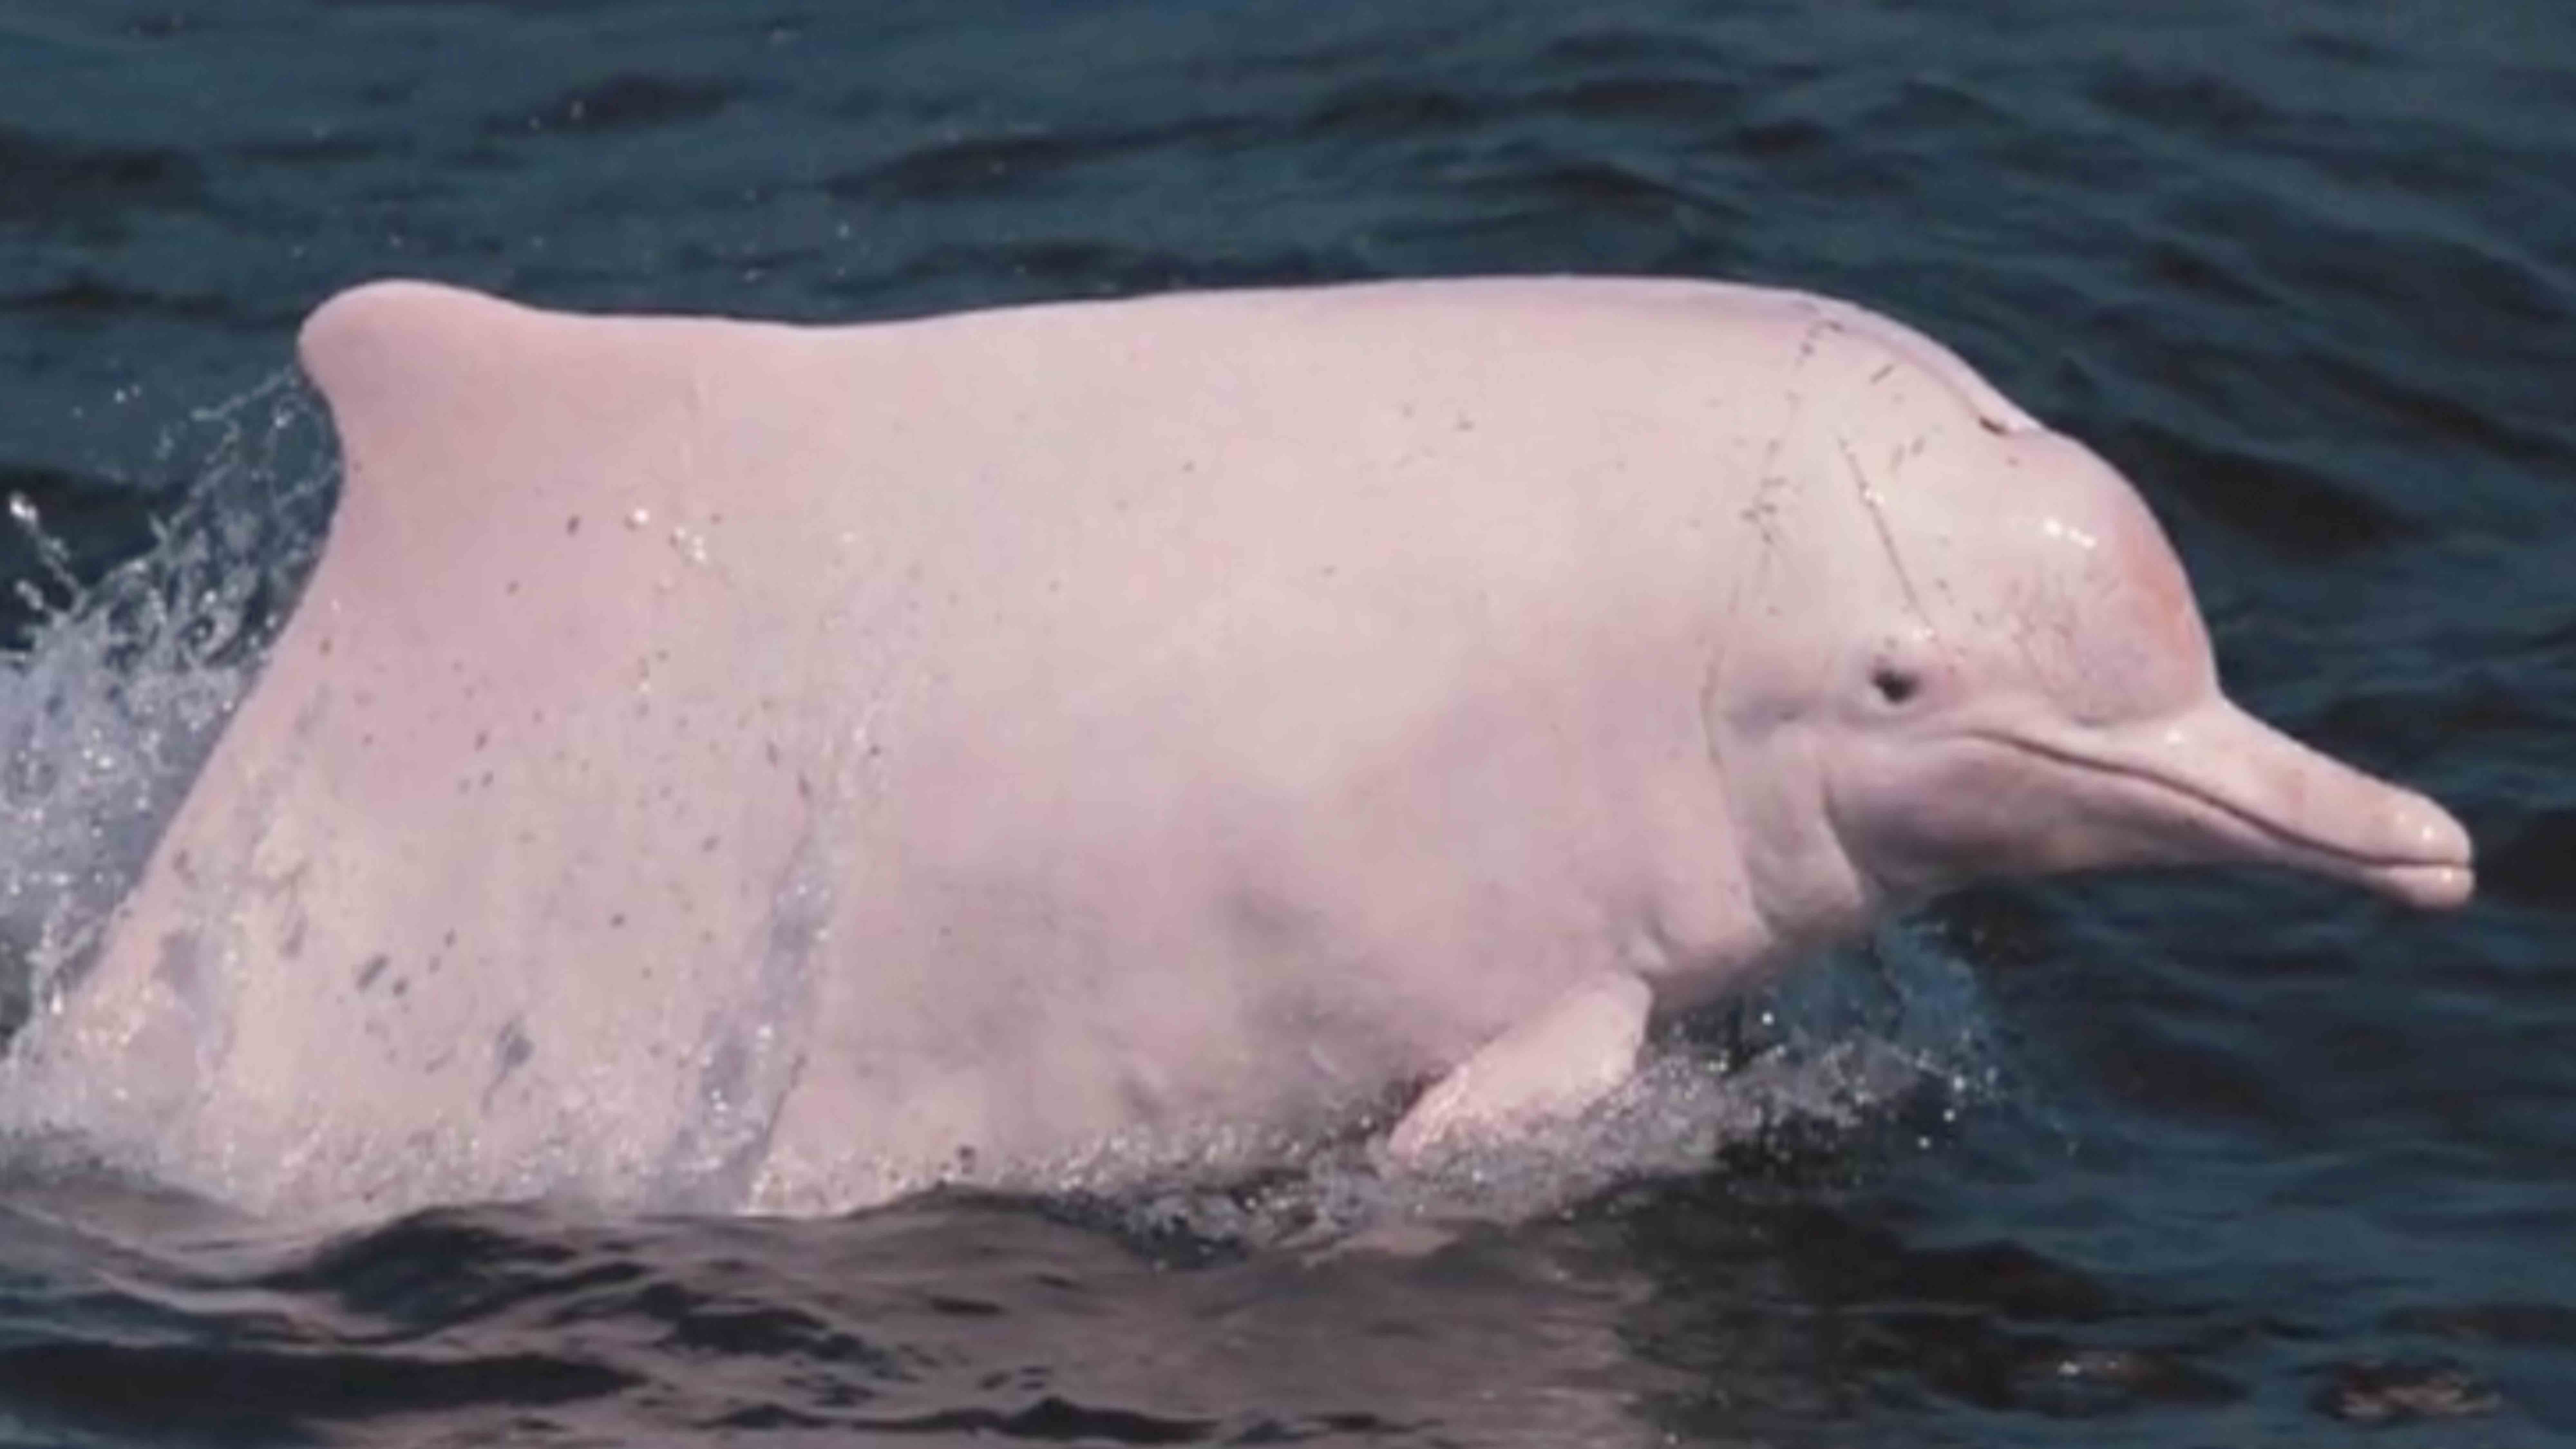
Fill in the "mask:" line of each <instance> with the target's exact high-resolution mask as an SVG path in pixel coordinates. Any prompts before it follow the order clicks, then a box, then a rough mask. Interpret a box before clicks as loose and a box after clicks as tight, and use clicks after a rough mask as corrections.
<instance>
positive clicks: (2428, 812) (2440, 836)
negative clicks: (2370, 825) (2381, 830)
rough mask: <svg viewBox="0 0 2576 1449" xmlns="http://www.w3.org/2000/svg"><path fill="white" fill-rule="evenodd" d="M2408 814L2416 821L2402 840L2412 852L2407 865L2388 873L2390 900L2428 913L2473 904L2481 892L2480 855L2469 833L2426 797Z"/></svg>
mask: <svg viewBox="0 0 2576 1449" xmlns="http://www.w3.org/2000/svg"><path fill="white" fill-rule="evenodd" d="M2410 793H2411V792H2410ZM2407 808H2408V812H2409V813H2410V814H2412V815H2413V816H2414V819H2412V820H2411V821H2408V822H2406V824H2405V825H2404V827H2403V828H2402V829H2401V831H2400V834H2401V835H2402V836H2403V838H2404V839H2405V840H2406V842H2407V845H2408V847H2409V849H2408V850H2407V851H2406V856H2407V858H2406V859H2405V860H2403V861H2402V862H2399V863H2397V864H2394V865H2391V866H2388V867H2385V868H2384V870H2383V873H2382V879H2383V881H2384V882H2385V885H2386V888H2387V892H2388V894H2389V895H2391V896H2393V897H2395V898H2396V899H2398V900H2400V901H2403V902H2405V903H2406V904H2407V905H2410V906H2415V907H2419V908H2421V909H2424V910H2435V911H2447V910H2452V909H2455V908H2457V907H2459V906H2463V905H2466V904H2468V901H2469V897H2470V896H2472V895H2474V894H2476V892H2477V881H2478V877H2477V866H2476V859H2477V849H2476V846H2475V845H2474V844H2473V843H2472V841H2471V840H2470V838H2469V832H2468V829H2467V827H2465V826H2463V825H2461V824H2460V822H2459V821H2458V819H2457V818H2455V817H2454V816H2453V815H2452V814H2451V812H2450V811H2448V810H2445V809H2443V808H2442V807H2441V806H2440V805H2437V804H2435V803H2434V802H2433V801H2431V800H2429V799H2426V798H2425V797H2423V796H2421V795H2413V796H2412V798H2411V799H2410V800H2409V801H2408V804H2407Z"/></svg>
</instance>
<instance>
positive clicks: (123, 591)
mask: <svg viewBox="0 0 2576 1449" xmlns="http://www.w3.org/2000/svg"><path fill="white" fill-rule="evenodd" d="M153 462H154V468H155V470H156V471H158V472H159V473H161V474H162V475H163V476H165V477H170V478H174V479H176V480H178V481H177V482H176V483H175V485H173V486H172V487H171V488H169V489H166V490H163V491H162V492H161V493H160V494H159V495H158V496H159V497H166V498H170V499H172V500H174V501H173V502H171V503H170V504H169V505H168V506H167V507H166V509H165V510H164V511H163V512H162V513H161V515H160V517H159V518H158V519H157V520H156V521H155V523H154V525H153V542H152V544H151V546H150V547H148V548H147V549H145V550H144V551H143V552H142V553H141V554H139V555H137V556H136V557H134V558H131V559H129V560H127V561H125V562H124V563H122V564H120V565H118V566H116V567H114V568H112V569H110V570H108V571H107V572H106V573H105V574H104V575H103V576H101V577H99V578H97V579H96V580H95V581H88V582H85V581H83V580H81V579H80V578H79V577H78V576H77V575H76V573H75V571H74V569H73V568H72V565H71V562H70V560H71V555H72V549H71V546H70V544H69V542H67V541H66V540H65V539H64V538H62V537H59V536H57V535H56V534H54V533H52V532H50V531H49V529H48V524H47V521H46V519H45V518H44V516H43V514H42V511H41V510H40V508H39V506H38V505H37V504H36V503H34V502H33V501H31V500H29V499H27V498H26V497H24V496H21V495H15V494H13V495H11V496H10V497H9V498H8V499H7V500H6V511H7V514H8V518H7V521H6V523H5V525H0V526H5V527H9V528H14V529H17V530H18V531H19V532H20V533H21V535H22V536H23V537H24V538H25V540H26V542H27V544H28V545H29V547H30V549H31V551H32V555H33V557H34V559H35V575H34V576H32V577H21V578H17V579H13V580H10V581H9V586H10V588H11V589H12V591H13V592H14V594H15V595H16V597H17V599H18V601H19V603H20V604H21V605H22V606H23V607H25V608H26V609H27V610H29V611H30V612H31V613H32V614H33V615H34V616H35V618H36V620H37V622H36V624H35V626H34V627H33V629H32V630H31V631H30V632H29V635H28V642H27V645H26V648H25V649H24V650H23V652H18V653H14V654H9V655H0V750H5V753H0V831H5V834H0V1042H5V1041H6V1040H7V1039H8V1038H9V1037H11V1036H13V1035H14V1034H15V1033H16V1031H17V1029H18V1028H19V1027H20V1026H21V1025H23V1024H24V1023H25V1021H26V1020H27V1019H28V1017H29V1016H30V1015H31V1014H33V1013H34V1012H36V1011H38V1010H41V1009H44V1007H45V1006H46V1004H47V1003H48V1002H50V1001H53V1000H56V999H58V998H59V995H60V993H61V992H62V991H63V990H64V989H66V987H67V986H68V985H69V984H70V983H71V981H72V980H73V979H74V978H75V977H76V976H77V975H78V973H79V971H80V970H81V969H82V967H83V966H84V964H85V963H86V961H87V959H88V957H89V954H90V952H91V951H92V950H93V948H94V947H95V946H96V944H97V942H98V938H99V934H100V931H101V928H102V927H103V926H104V924H105V923H106V920H107V917H108V915H109V913H110V912H111V911H112V910H113V909H114V907H115V904H116V902H117V900H118V899H119V898H120V897H121V896H122V895H123V893H124V891H125V889H126V887H127V886H128V885H129V884H131V882H132V881H133V879H134V877H135V876H136V875H137V874H138V873H139V871H140V870H141V868H142V865H143V862H144V859H145V858H146V857H147V856H148V855H149V853H150V850H151V846H152V842H153V840H154V838H155V837H156V836H157V835H158V834H159V831H160V828H161V826H162V825H163V824H164V823H165V822H166V820H167V818H168V816H169V814H170V812H171V810H172V809H174V808H175V807H176V805H177V803H178V800H179V798H180V796H181V795H182V793H183V792H184V789H185V786H186V784H187V781H188V779H189V778H190V777H191V776H192V775H193V774H194V772H195V770H196V767H197V766H198V765H199V764H200V763H201V762H202V761H203V760H204V758H205V755H206V753H207V751H208V750H209V749H210V748H211V747H212V745H213V742H214V738H215V735H216V732H217V731H218V730H219V729H220V727H221V726H222V724H223V722H224V720H225V719H226V718H227V717H228V716H229V715H230V714H231V711H232V708H233V706H234V705H235V704H237V703H238V702H239V701H240V699H241V697H242V694H243V692H244V690H245V688H246V687H247V685H248V684H249V682H250V680H251V678H252V677H253V675H254V673H255V672H256V669H257V666H258V661H259V659H260V657H261V655H262V653H263V651H264V648H265V646H266V644H267V643H268V641H269V639H270V638H271V637H272V636H273V634H274V632H275V630H276V627H277V625H278V624H279V623H280V622H281V621H282V620H283V618H284V616H285V614H286V611H287V608H288V606H289V605H291V604H292V602H293V600H294V597H295V595H296V593H297V591H298V590H300V589H301V587H302V585H303V582H304V579H305V577H306V576H307V575H308V574H309V572H310V571H311V566H312V562H313V559H314V556H315V554H316V553H317V551H318V549H319V545H320V542H321V537H322V531H323V526H324V524H325V522H326V521H327V519H328V516H329V509H330V504H331V500H332V498H333V497H334V496H335V493H336V484H337V478H338V467H337V457H336V450H335V444H334V442H333V438H332V434H331V430H330V427H329V425H328V422H327V420H326V418H325V415H324V412H323V409H322V406H321V403H320V400H319V399H318V398H317V397H315V396H314V394H313V393H312V392H311V391H310V390H309V389H308V388H307V387H306V386H305V385H304V384H303V382H302V380H301V379H300V378H299V377H298V376H297V375H296V374H294V373H292V372H291V371H290V372H283V373H280V374H279V375H277V376H275V377H272V378H270V379H269V380H268V381H266V382H263V383H261V384H260V385H258V386H256V387H253V388H251V389H250V390H249V391H247V392H245V393H242V394H241V395H239V396H237V397H234V398H231V399H229V400H227V401H225V402H222V403H219V404H217V405H215V406H213V407H209V408H204V409H201V410H198V411H196V412H194V413H192V414H190V415H189V416H188V417H187V418H186V419H185V420H183V421H182V422H180V423H178V424H175V425H173V426H172V427H171V428H170V429H168V430H167V431H166V432H165V433H164V434H163V435H162V437H161V439H160V441H159V445H158V447H157V449H156V452H155V455H154V460H153ZM139 496H140V497H142V498H146V499H150V498H154V497H155V495H154V494H152V493H149V492H146V493H142V494H140V495H139ZM138 506H148V505H147V504H141V503H138Z"/></svg>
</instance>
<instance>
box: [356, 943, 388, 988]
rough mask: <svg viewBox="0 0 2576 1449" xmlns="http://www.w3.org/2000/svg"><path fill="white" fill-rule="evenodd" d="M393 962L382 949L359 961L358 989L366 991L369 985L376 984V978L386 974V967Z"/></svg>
mask: <svg viewBox="0 0 2576 1449" xmlns="http://www.w3.org/2000/svg"><path fill="white" fill-rule="evenodd" d="M392 964H393V959H392V958H391V957H389V956H387V955H385V954H384V953H383V952H381V951H379V952H377V953H376V954H375V955H373V956H370V957H368V958H367V959H366V960H364V961H361V962H359V963H358V989H359V990H360V991H364V990H366V989H367V988H368V987H370V986H373V985H375V984H376V978H377V977H379V976H382V975H384V974H385V968H386V967H388V966H390V965H392Z"/></svg>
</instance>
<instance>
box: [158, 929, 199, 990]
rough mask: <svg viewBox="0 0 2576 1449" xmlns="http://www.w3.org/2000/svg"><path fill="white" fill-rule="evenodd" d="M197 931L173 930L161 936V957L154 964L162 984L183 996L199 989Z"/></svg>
mask: <svg viewBox="0 0 2576 1449" xmlns="http://www.w3.org/2000/svg"><path fill="white" fill-rule="evenodd" d="M198 965H199V962H198V960H197V933H196V932H194V931H172V932H171V933H170V934H168V935H166V936H163V937H162V938H161V959H159V960H158V961H156V962H154V963H153V965H152V974H153V975H155V976H157V977H159V978H160V979H161V984H163V985H164V986H167V987H169V988H170V989H171V990H172V991H175V992H177V993H178V994H179V995H181V996H187V995H190V994H191V993H193V992H194V991H195V990H196V989H197V968H198Z"/></svg>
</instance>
